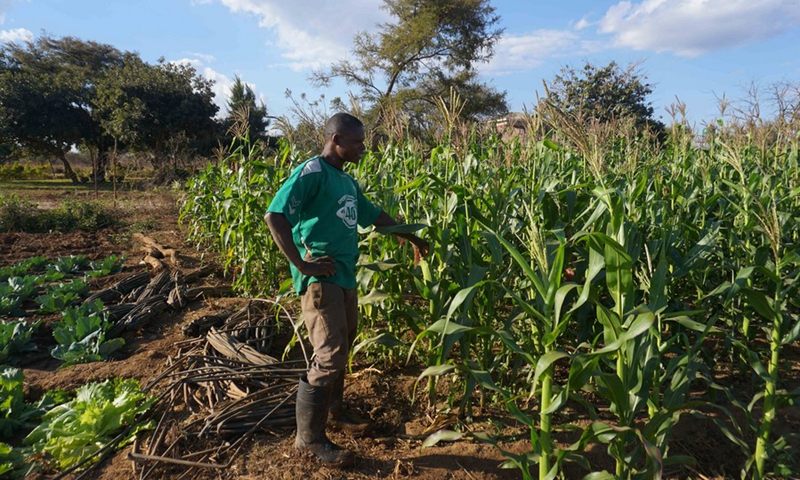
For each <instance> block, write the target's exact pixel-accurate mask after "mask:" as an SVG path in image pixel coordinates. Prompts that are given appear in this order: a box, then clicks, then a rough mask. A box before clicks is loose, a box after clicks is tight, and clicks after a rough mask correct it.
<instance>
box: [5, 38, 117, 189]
mask: <svg viewBox="0 0 800 480" xmlns="http://www.w3.org/2000/svg"><path fill="white" fill-rule="evenodd" d="M121 62H122V54H121V53H120V52H119V51H118V50H117V49H115V48H113V47H111V46H109V45H103V44H99V43H95V42H83V41H81V40H77V39H75V38H72V37H65V38H62V39H53V38H50V37H41V38H39V39H38V40H36V41H31V42H26V43H25V44H24V45H19V44H16V43H7V44H5V45H4V46H3V47H2V48H0V137H1V138H3V139H5V140H6V141H8V142H10V143H13V144H15V145H17V146H19V147H21V148H24V149H26V150H28V151H31V152H33V153H41V154H45V155H52V156H55V157H56V158H58V159H59V160H61V162H62V163H63V164H64V171H65V174H66V175H67V177H69V178H70V179H71V180H72V181H73V182H77V181H78V177H77V175H76V174H75V172H74V171H73V170H72V167H71V165H70V163H69V161H68V160H67V158H66V154H67V152H69V150H70V149H71V148H72V147H73V146H76V145H80V144H85V145H89V146H90V147H94V148H95V149H96V151H97V152H103V151H107V150H108V148H109V146H110V139H109V138H108V137H107V136H105V135H104V133H103V131H102V128H100V126H99V125H98V123H97V122H96V121H95V120H94V119H93V117H92V105H91V100H92V96H93V92H94V86H95V85H96V83H97V81H98V79H99V78H100V76H102V75H103V74H104V72H105V71H106V70H107V69H108V68H112V67H115V66H119V65H120V64H121ZM100 157H102V155H98V158H100ZM97 173H98V172H95V174H96V175H97Z"/></svg>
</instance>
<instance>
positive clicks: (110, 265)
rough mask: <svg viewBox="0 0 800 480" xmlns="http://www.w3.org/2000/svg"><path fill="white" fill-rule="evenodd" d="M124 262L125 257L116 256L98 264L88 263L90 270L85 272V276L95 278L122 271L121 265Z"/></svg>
mask: <svg viewBox="0 0 800 480" xmlns="http://www.w3.org/2000/svg"><path fill="white" fill-rule="evenodd" d="M124 262H125V257H124V256H123V257H122V258H120V257H118V256H116V255H110V256H108V257H107V258H104V259H103V260H100V261H99V262H90V263H89V268H91V269H92V270H91V271H90V272H87V274H86V276H87V277H91V278H95V277H102V276H105V275H109V274H112V273H117V272H119V271H120V270H122V264H123V263H124Z"/></svg>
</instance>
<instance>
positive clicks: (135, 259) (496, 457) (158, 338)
mask: <svg viewBox="0 0 800 480" xmlns="http://www.w3.org/2000/svg"><path fill="white" fill-rule="evenodd" d="M25 195H27V196H28V197H29V198H31V199H34V200H39V201H41V203H42V204H45V205H46V204H53V203H56V202H57V201H58V200H59V199H61V198H63V194H61V193H57V192H53V191H51V190H45V191H28V192H25ZM71 195H84V196H89V197H91V194H87V193H83V194H81V193H77V194H75V193H73V194H71ZM102 196H103V197H104V201H106V202H108V201H109V196H110V193H109V192H103V193H102ZM176 197H177V194H176V193H171V192H162V193H141V192H123V193H122V194H121V196H120V200H119V202H118V207H119V208H120V212H121V214H122V215H123V217H124V218H125V222H126V224H125V225H124V226H120V227H115V228H109V229H104V230H102V231H99V232H94V233H84V232H76V233H69V234H60V233H51V234H26V233H2V234H0V266H4V265H10V264H12V263H14V262H16V261H19V260H22V259H25V258H28V257H31V256H34V255H45V256H47V257H50V258H56V257H58V256H65V255H70V254H73V255H74V254H84V255H87V256H89V257H90V258H92V259H101V258H104V257H107V256H108V255H110V254H112V253H114V254H118V255H119V254H125V255H127V260H126V264H125V268H126V269H125V271H126V272H135V271H146V270H147V269H148V268H149V267H147V266H146V265H143V264H141V263H140V261H141V258H142V252H141V251H140V249H139V245H136V244H135V242H134V240H133V237H132V233H133V232H141V233H144V234H145V235H148V236H149V237H151V238H154V239H156V240H157V241H158V242H160V243H162V244H164V245H169V246H171V247H173V248H175V249H177V250H178V251H179V253H180V255H181V259H182V262H181V268H185V269H191V268H195V267H197V266H199V265H200V264H201V263H202V262H201V258H200V257H201V254H200V253H198V252H196V251H195V250H194V248H193V246H191V245H189V244H188V243H187V242H186V239H185V235H184V233H183V232H182V231H181V229H180V228H179V226H178V224H177V214H178V211H177V203H176ZM90 199H91V198H90ZM205 259H206V260H207V259H208V256H206V258H205ZM219 275H221V274H218V277H217V278H210V279H208V281H209V282H211V283H213V282H221V281H222V279H221V278H219ZM113 281H114V278H113V277H112V278H106V279H99V280H97V281H96V283H95V284H94V285H93V287H95V288H97V289H99V288H102V287H103V286H105V285H107V284H109V283H111V282H113ZM243 303H244V300H243V299H238V298H223V299H209V300H204V301H195V302H192V303H191V304H189V306H188V308H186V309H184V310H181V311H179V312H177V313H170V314H166V313H165V314H162V315H161V316H160V317H159V318H158V319H157V321H155V322H152V323H151V324H150V325H148V326H147V327H146V328H145V329H143V330H141V331H138V332H136V333H135V334H128V335H127V336H126V337H125V338H126V342H127V343H126V346H125V347H124V348H123V349H122V350H121V351H120V352H119V353H118V355H117V357H116V358H115V359H113V360H111V361H108V362H102V363H92V364H83V365H74V366H71V367H68V368H63V369H58V367H59V365H60V362H59V361H57V360H55V359H52V358H50V357H49V355H46V354H43V355H38V356H34V357H31V358H28V359H25V360H24V361H23V362H22V365H21V366H22V367H23V370H24V374H25V389H26V396H27V397H29V400H33V399H34V398H36V397H38V396H39V395H41V394H42V393H43V392H44V391H46V390H49V389H53V388H63V389H68V390H74V389H76V388H77V387H79V386H81V385H84V384H86V383H88V382H93V381H99V380H104V379H108V378H112V377H126V378H136V379H138V380H140V381H141V382H142V383H146V382H147V381H149V380H151V379H153V378H155V377H156V376H157V375H159V374H160V373H161V372H163V371H164V369H165V368H166V366H167V359H168V357H170V356H174V355H176V354H177V347H176V346H175V343H176V342H179V341H181V340H184V339H185V337H184V335H183V333H182V331H181V326H182V325H184V324H186V323H188V322H190V321H192V320H193V319H196V318H199V317H201V316H203V315H208V314H210V313H216V312H219V311H221V310H223V309H231V308H235V307H236V306H237V305H242V304H243ZM44 320H45V323H47V321H48V320H51V319H44ZM37 342H38V343H39V346H40V349H41V351H43V352H46V351H47V350H48V347H50V346H52V339H50V338H49V337H48V334H47V332H45V333H40V335H39V337H38V338H37ZM784 358H785V359H786V364H785V365H784V370H785V371H786V375H784V377H783V378H784V379H785V381H786V382H787V383H786V384H785V385H783V386H784V388H787V389H789V390H791V389H793V388H797V387H798V386H800V381H799V380H798V379H799V378H800V361H798V359H800V349H798V347H797V345H796V344H795V345H791V346H787V348H786V350H785V351H784ZM359 361H364V360H363V359H359ZM418 374H419V369H414V368H409V369H405V370H401V369H392V370H384V371H381V370H379V369H376V368H373V367H371V366H369V365H366V364H356V365H355V366H354V370H353V374H352V375H350V376H349V378H348V381H347V388H346V398H347V399H348V401H349V402H350V405H351V407H352V408H353V409H355V410H356V411H357V412H358V413H360V414H362V415H364V416H369V417H370V418H371V419H372V420H373V421H374V423H375V429H374V432H373V433H372V434H371V435H370V436H369V437H368V438H363V439H352V438H348V437H346V436H344V435H342V434H339V433H335V432H333V433H331V438H332V439H333V440H334V441H335V442H337V443H339V444H340V445H343V446H345V447H347V448H349V449H352V450H353V451H354V452H355V453H356V455H357V461H356V464H355V466H354V467H352V468H350V469H347V470H338V469H332V468H327V467H324V466H321V465H320V464H318V463H317V462H316V461H314V460H313V459H309V458H306V457H303V456H301V455H298V454H296V453H295V452H294V451H293V448H292V442H293V432H292V431H290V430H287V431H278V432H273V433H271V434H268V433H259V434H257V435H256V436H255V437H254V438H253V440H252V441H250V442H249V443H248V444H247V445H246V448H245V449H244V451H243V452H242V454H240V455H239V456H238V457H237V458H236V459H235V461H234V463H233V465H232V466H231V467H230V468H228V469H224V470H193V471H192V472H190V475H188V476H184V477H183V478H200V479H220V480H223V479H224V480H227V479H242V480H245V479H319V480H322V479H384V478H391V479H400V478H410V479H419V480H444V479H463V480H495V479H517V478H521V474H520V472H519V471H518V470H516V469H502V468H500V465H501V464H502V463H503V462H505V461H506V457H504V456H503V455H502V454H501V453H500V451H499V450H498V449H497V448H495V447H493V446H491V445H486V444H482V443H479V442H476V441H471V440H462V441H458V442H455V443H449V444H448V443H444V444H440V446H436V447H430V448H425V449H421V448H420V447H421V444H422V440H423V439H424V438H425V436H426V435H425V434H426V433H428V431H430V428H431V425H432V424H434V422H436V425H447V424H448V423H452V421H457V420H458V419H457V418H456V417H455V416H454V415H453V416H449V417H448V416H447V415H445V414H440V415H438V416H435V415H431V412H430V411H429V410H428V409H427V408H426V407H425V404H424V400H422V399H417V401H416V402H415V401H413V400H412V393H413V389H414V384H415V381H416V378H417V375H418ZM730 374H731V375H730V379H733V378H736V379H737V381H740V382H741V383H742V388H749V387H748V385H750V382H749V380H748V375H749V373H744V375H740V374H739V372H730ZM577 411H578V409H573V410H572V412H577ZM475 414H476V415H475V417H474V420H473V422H472V423H469V424H462V427H463V428H467V429H470V430H474V431H486V432H488V433H492V434H494V435H496V436H497V438H499V439H500V446H501V447H502V448H504V449H506V450H508V451H510V452H514V453H523V452H526V451H528V450H529V449H530V438H529V434H528V431H527V430H526V428H524V427H523V426H521V425H519V424H517V423H516V422H515V421H514V420H513V419H512V418H510V417H509V415H508V414H507V413H505V412H504V411H502V410H501V409H499V408H494V409H490V410H485V411H481V410H480V409H478V410H476V411H475ZM562 415H564V416H565V418H567V417H569V416H570V415H572V416H573V417H574V415H573V414H571V413H570V409H567V410H566V411H565V412H564V413H563V414H562ZM443 419H444V420H445V421H444V422H442V420H443ZM447 420H449V421H450V422H448V421H447ZM571 420H573V421H574V422H575V423H576V424H581V423H582V422H583V423H584V424H586V423H588V422H587V421H584V420H581V419H580V418H571ZM776 429H777V431H778V433H791V432H794V433H797V432H800V410H799V409H797V408H785V409H783V410H781V411H780V412H779V418H778V421H777V422H776ZM559 439H561V440H564V441H568V440H570V439H574V435H572V434H570V433H568V432H563V433H561V434H559ZM225 440H226V439H219V441H225ZM130 448H131V447H126V448H124V449H123V450H121V451H119V452H117V453H116V454H114V455H113V456H111V458H109V459H108V460H106V461H104V462H103V463H101V464H100V465H99V466H98V467H96V468H95V470H94V471H93V472H91V473H90V474H89V476H88V477H87V478H96V479H100V480H125V479H131V480H132V479H134V478H138V472H140V471H141V468H140V467H138V468H137V469H136V471H134V468H133V464H132V462H131V460H129V459H128V456H127V453H128V451H129V450H130ZM677 454H686V455H690V456H692V457H694V458H695V459H696V464H695V465H694V466H693V467H685V468H683V467H681V468H672V469H671V470H670V469H669V468H668V469H667V470H666V472H665V473H666V477H668V478H688V477H692V478H738V477H739V469H740V468H741V465H742V463H743V458H742V456H741V453H740V452H739V450H738V449H737V447H736V446H734V445H733V444H732V443H731V442H730V441H728V440H727V439H726V438H725V437H724V435H723V434H722V433H721V432H720V431H719V429H718V428H717V427H716V426H715V425H713V423H712V422H711V421H710V420H701V419H698V418H696V417H693V416H691V415H684V416H683V417H682V419H681V421H680V422H679V424H678V425H677V426H676V427H675V429H674V432H673V440H672V442H671V449H670V455H677ZM588 458H589V461H590V462H591V463H592V465H593V466H594V467H595V468H605V469H609V470H611V471H613V464H612V463H610V462H609V460H608V456H607V455H606V454H605V446H600V445H598V446H593V447H591V449H590V452H589V454H588ZM135 472H136V473H135ZM185 473H187V472H186V469H185V467H174V468H165V469H161V470H159V473H158V475H157V476H151V477H148V478H156V479H157V480H160V479H171V478H178V477H181V476H182V475H183V474H185ZM586 473H587V472H586V471H584V470H583V469H582V468H580V467H577V466H575V467H573V466H568V467H567V468H566V471H565V474H566V477H567V478H581V477H583V476H584V475H585V474H586ZM52 474H53V472H50V473H49V474H48V475H42V474H39V475H37V477H39V478H49V477H51V476H52ZM67 478H71V477H69V476H68V477H67Z"/></svg>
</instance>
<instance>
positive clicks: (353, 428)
mask: <svg viewBox="0 0 800 480" xmlns="http://www.w3.org/2000/svg"><path fill="white" fill-rule="evenodd" d="M330 405H331V406H330V410H329V412H328V425H330V426H331V428H333V429H334V430H337V431H342V432H344V433H346V434H348V435H352V436H354V437H363V436H364V435H367V434H369V432H370V431H371V430H372V424H371V423H370V422H368V421H366V420H363V419H360V418H355V417H353V416H352V415H348V414H347V412H346V411H345V409H344V372H342V373H341V375H339V377H338V378H337V379H336V381H335V382H333V385H331V402H330Z"/></svg>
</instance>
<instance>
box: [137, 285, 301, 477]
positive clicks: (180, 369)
mask: <svg viewBox="0 0 800 480" xmlns="http://www.w3.org/2000/svg"><path fill="white" fill-rule="evenodd" d="M292 325H293V322H292V318H291V315H290V314H289V312H288V311H287V310H286V309H285V308H284V307H283V306H281V305H280V304H279V303H277V302H274V301H271V300H263V299H253V300H251V301H249V302H248V304H247V305H246V306H245V307H243V308H242V309H240V310H239V311H237V312H234V313H232V314H218V315H212V316H208V317H203V318H200V319H197V320H195V321H194V322H192V323H190V324H188V325H185V326H184V328H183V331H184V333H185V334H187V336H191V337H192V338H188V339H187V340H184V341H182V342H180V343H179V345H178V346H179V353H178V355H177V357H175V358H170V362H169V368H168V369H167V370H166V371H165V372H164V373H163V374H161V375H160V376H159V377H157V378H156V379H154V380H153V381H151V382H150V383H149V384H148V385H147V386H146V387H145V388H146V390H149V391H156V390H158V391H160V392H162V393H161V395H160V397H159V400H158V402H157V403H156V406H155V407H154V409H153V411H154V412H155V416H157V417H158V419H157V422H155V423H156V425H155V428H154V429H153V430H152V431H151V432H150V435H148V436H147V438H146V439H144V440H140V441H137V442H136V443H134V446H133V449H132V451H131V452H130V454H129V458H130V459H131V460H133V463H134V470H135V471H136V472H137V475H138V476H139V478H141V479H145V478H148V477H149V476H151V475H154V474H156V472H158V471H159V470H161V469H170V468H175V467H180V468H179V469H176V470H175V471H174V472H173V474H174V476H175V478H191V476H192V472H193V471H194V470H195V468H212V469H225V468H229V467H230V466H231V465H232V463H233V461H234V459H235V457H236V454H237V453H238V452H239V451H240V449H241V448H242V446H243V445H244V444H245V443H246V442H247V441H248V440H249V439H250V438H251V437H252V436H253V434H255V433H256V432H267V433H271V434H275V433H277V431H278V430H281V429H284V428H294V397H295V392H296V390H297V379H298V378H299V376H300V375H301V374H302V373H304V372H305V371H306V368H307V360H306V359H307V356H306V354H305V351H303V357H304V358H303V359H300V360H292V361H279V360H278V359H276V358H274V357H272V356H270V355H268V354H267V353H266V352H271V351H273V343H274V341H275V340H276V339H277V338H279V337H280V338H286V337H287V335H289V336H290V337H291V335H293V334H294V330H293V327H292ZM300 345H301V346H302V343H301V342H300ZM186 467H189V468H186ZM177 472H180V474H178V473H177ZM163 473H164V472H161V474H163ZM171 476H172V475H171Z"/></svg>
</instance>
